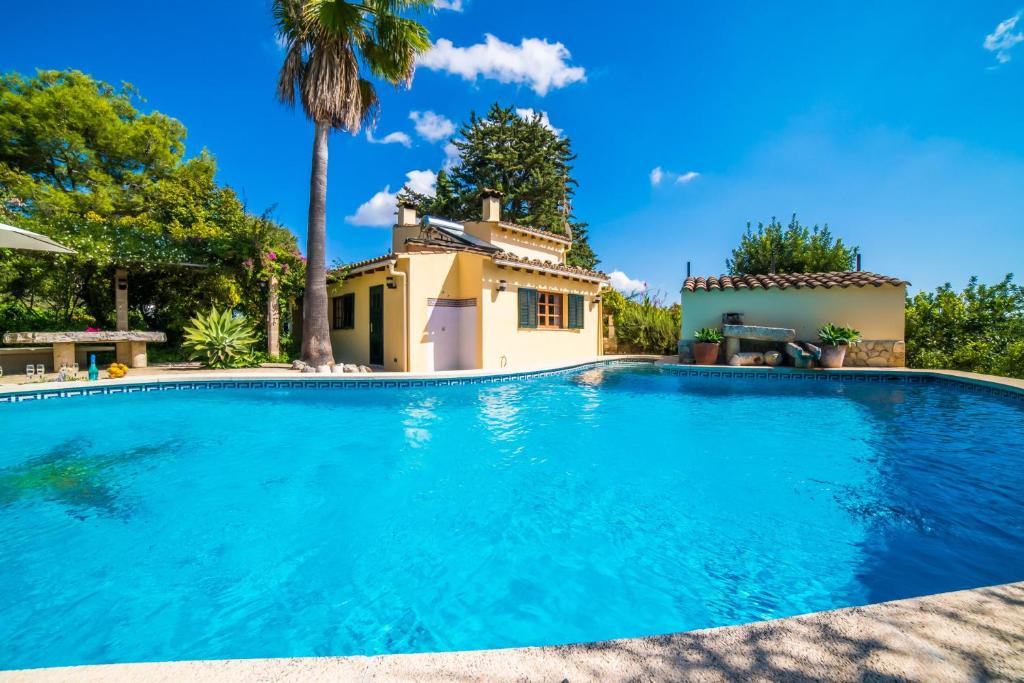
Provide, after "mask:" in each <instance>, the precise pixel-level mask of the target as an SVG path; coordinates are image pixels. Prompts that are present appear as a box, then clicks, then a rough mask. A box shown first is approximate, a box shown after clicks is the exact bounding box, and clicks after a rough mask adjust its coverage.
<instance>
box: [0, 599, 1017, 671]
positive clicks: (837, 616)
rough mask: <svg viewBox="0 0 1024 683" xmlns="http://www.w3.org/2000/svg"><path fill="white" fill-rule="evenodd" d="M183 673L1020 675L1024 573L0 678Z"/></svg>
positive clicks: (69, 668)
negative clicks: (587, 639)
mask: <svg viewBox="0 0 1024 683" xmlns="http://www.w3.org/2000/svg"><path fill="white" fill-rule="evenodd" d="M185 680H188V681H201V682H206V681H209V682H211V683H212V682H214V681H410V682H411V681H416V682H431V683H433V682H440V681H556V682H557V681H568V682H572V683H576V682H577V681H701V682H705V681H706V682H719V681H721V682H725V681H785V682H792V683H804V682H809V681H823V680H824V681H858V682H864V681H878V682H879V683H881V682H885V683H894V682H896V681H922V682H924V681H928V682H935V683H942V682H947V681H948V682H951V683H953V682H955V683H959V682H964V683H966V682H968V681H970V682H975V681H1022V680H1024V582H1021V583H1013V584H1006V585H1003V586H994V587H990V588H979V589H975V590H966V591H958V592H955V593H943V594H940V595H931V596H927V597H923V598H914V599H910V600H900V601H895V602H885V603H878V604H874V605H868V606H865V607H853V608H848V609H840V610H834V611H830V612H817V613H814V614H807V615H803V616H797V617H790V618H788V619H777V620H774V621H764V622H756V623H752V624H745V625H742V626H731V627H725V628H717V629H707V630H702V631H691V632H689V633H678V634H673V635H668V636H659V637H651V638H634V639H626V640H612V641H606V642H600V643H589V644H584V645H566V646H557V647H537V648H516V649H508V650H480V651H475V652H447V653H432V654H414V655H387V656H379V657H307V658H297V659H248V660H245V659H236V660H220V661H197V662H170V663H153V664H115V665H108V666H81V667H67V668H55V669H35V670H26V671H8V672H0V683H14V682H18V683H50V682H52V681H75V682H81V683H87V682H88V683H91V682H94V681H138V682H139V683H150V682H153V683H156V682H161V683H162V682H170V681H185Z"/></svg>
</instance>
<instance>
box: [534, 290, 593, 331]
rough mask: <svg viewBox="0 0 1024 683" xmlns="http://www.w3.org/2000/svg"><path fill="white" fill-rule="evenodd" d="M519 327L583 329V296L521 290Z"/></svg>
mask: <svg viewBox="0 0 1024 683" xmlns="http://www.w3.org/2000/svg"><path fill="white" fill-rule="evenodd" d="M519 327H520V328H526V329H536V328H540V329H544V330H557V329H563V328H568V329H570V330H581V329H583V295H581V294H561V293H558V292H542V291H538V290H536V289H527V288H526V287H520V288H519Z"/></svg>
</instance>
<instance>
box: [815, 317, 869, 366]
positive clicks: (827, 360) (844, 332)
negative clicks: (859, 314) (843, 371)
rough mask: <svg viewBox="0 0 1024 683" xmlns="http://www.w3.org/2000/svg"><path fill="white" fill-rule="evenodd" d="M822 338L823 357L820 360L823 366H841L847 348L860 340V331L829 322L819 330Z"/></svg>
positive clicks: (819, 335) (819, 337) (819, 336)
mask: <svg viewBox="0 0 1024 683" xmlns="http://www.w3.org/2000/svg"><path fill="white" fill-rule="evenodd" d="M818 339H820V340H821V359H820V360H819V361H818V362H819V363H821V367H823V368H841V367H843V360H845V359H846V348H847V347H848V346H849V345H850V344H856V343H857V342H859V341H860V332H858V331H857V330H855V329H853V328H852V327H842V326H839V325H833V324H832V323H828V324H827V325H825V326H824V327H822V328H821V329H820V330H818Z"/></svg>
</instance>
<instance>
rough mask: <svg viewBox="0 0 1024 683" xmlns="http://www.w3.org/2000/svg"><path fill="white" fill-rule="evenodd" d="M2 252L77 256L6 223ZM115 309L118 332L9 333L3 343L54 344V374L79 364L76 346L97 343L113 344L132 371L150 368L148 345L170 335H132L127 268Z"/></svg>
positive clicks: (117, 283) (1, 228)
mask: <svg viewBox="0 0 1024 683" xmlns="http://www.w3.org/2000/svg"><path fill="white" fill-rule="evenodd" d="M0 248H4V249H26V250H30V251H49V252H54V253H58V254H74V253H76V252H75V250H74V249H71V248H69V247H66V246H64V245H63V244H60V243H59V242H56V241H54V240H52V239H50V238H49V237H47V236H46V235H41V234H39V233H36V232H32V231H30V230H24V229H22V228H16V227H14V226H12V225H6V224H4V223H0ZM114 306H115V308H116V311H117V325H116V327H117V330H116V331H114V332H8V333H7V334H5V335H4V339H3V341H4V343H5V344H52V345H53V369H54V370H56V369H58V368H60V367H61V366H64V365H72V364H73V363H74V362H75V345H76V344H94V343H97V342H107V343H111V342H113V343H114V347H115V349H116V352H117V362H118V363H123V364H125V365H127V366H128V367H132V368H144V367H146V365H147V355H146V344H147V343H149V342H165V341H167V335H166V334H165V333H164V332H140V331H136V332H132V331H130V330H129V329H128V272H127V271H126V270H124V269H123V268H118V269H117V270H116V271H115V274H114Z"/></svg>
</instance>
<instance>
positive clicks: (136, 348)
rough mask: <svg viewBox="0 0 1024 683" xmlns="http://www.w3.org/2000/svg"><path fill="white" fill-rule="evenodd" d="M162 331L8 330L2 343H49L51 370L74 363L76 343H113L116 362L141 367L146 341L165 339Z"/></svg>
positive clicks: (162, 340) (143, 360)
mask: <svg viewBox="0 0 1024 683" xmlns="http://www.w3.org/2000/svg"><path fill="white" fill-rule="evenodd" d="M165 341H167V335H166V334H165V333H163V332H131V331H123V332H8V333H7V334H5V335H4V343H5V344H51V345H52V346H53V369H54V370H58V369H60V368H61V367H62V366H65V365H68V366H70V365H74V363H75V345H76V344H97V343H103V342H107V343H110V342H113V343H114V347H115V349H116V350H117V362H118V363H123V364H124V365H127V366H128V367H130V368H144V367H146V365H147V364H148V360H147V357H146V344H148V343H150V342H165Z"/></svg>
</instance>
